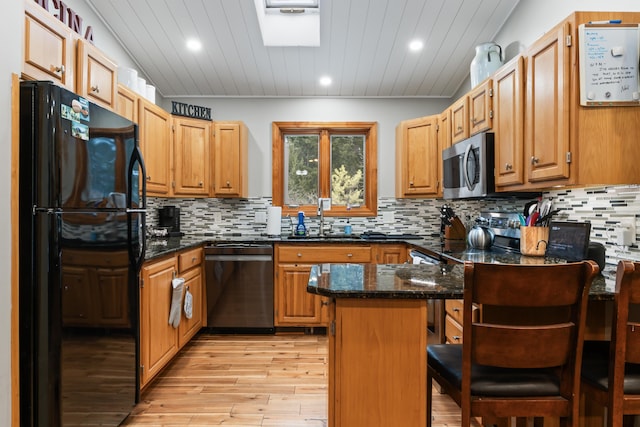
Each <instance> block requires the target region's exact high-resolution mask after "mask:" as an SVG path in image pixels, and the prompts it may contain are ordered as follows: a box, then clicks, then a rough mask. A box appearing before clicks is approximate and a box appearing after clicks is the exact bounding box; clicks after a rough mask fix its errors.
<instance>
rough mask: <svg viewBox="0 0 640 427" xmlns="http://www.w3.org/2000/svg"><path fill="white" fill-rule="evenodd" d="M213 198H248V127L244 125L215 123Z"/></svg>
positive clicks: (241, 123)
mask: <svg viewBox="0 0 640 427" xmlns="http://www.w3.org/2000/svg"><path fill="white" fill-rule="evenodd" d="M213 129H214V134H213V139H214V154H213V192H212V196H213V197H247V195H248V185H247V184H248V181H249V180H248V176H247V172H248V163H247V161H248V155H247V143H248V135H247V127H246V126H245V124H244V123H243V122H239V121H235V122H214V126H213Z"/></svg>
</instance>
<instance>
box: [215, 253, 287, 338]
mask: <svg viewBox="0 0 640 427" xmlns="http://www.w3.org/2000/svg"><path fill="white" fill-rule="evenodd" d="M205 274H206V288H207V289H206V290H207V328H208V329H209V330H210V331H211V332H229V333H236V332H237V333H243V332H244V333H273V332H274V331H275V328H274V324H273V246H272V245H268V244H256V243H216V244H210V245H207V246H206V247H205Z"/></svg>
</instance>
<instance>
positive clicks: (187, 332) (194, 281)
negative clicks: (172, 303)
mask: <svg viewBox="0 0 640 427" xmlns="http://www.w3.org/2000/svg"><path fill="white" fill-rule="evenodd" d="M180 277H182V278H183V279H184V294H185V295H186V293H187V291H189V293H190V294H191V318H190V319H188V318H187V315H186V312H185V310H184V303H183V306H182V307H181V308H180V311H181V312H182V314H181V318H180V327H179V328H178V346H179V347H180V348H182V347H184V345H185V344H186V343H188V342H189V340H190V339H191V338H193V336H194V335H195V334H196V333H197V332H198V331H199V330H200V328H201V327H202V295H203V292H202V267H196V268H192V269H191V270H188V271H187V272H185V273H180ZM183 301H184V297H183Z"/></svg>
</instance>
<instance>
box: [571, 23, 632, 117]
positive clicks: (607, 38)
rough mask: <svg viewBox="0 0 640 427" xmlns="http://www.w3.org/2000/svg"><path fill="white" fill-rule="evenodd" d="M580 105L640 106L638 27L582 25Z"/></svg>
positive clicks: (580, 38) (579, 35)
mask: <svg viewBox="0 0 640 427" xmlns="http://www.w3.org/2000/svg"><path fill="white" fill-rule="evenodd" d="M578 37H579V42H580V49H579V51H580V105H589V106H607V105H640V87H639V86H638V84H639V80H638V59H639V58H640V53H639V49H640V31H639V26H638V24H633V25H627V24H607V25H597V24H594V25H588V24H586V25H585V24H582V25H580V27H579V28H578Z"/></svg>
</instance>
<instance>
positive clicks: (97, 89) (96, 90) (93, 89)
mask: <svg viewBox="0 0 640 427" xmlns="http://www.w3.org/2000/svg"><path fill="white" fill-rule="evenodd" d="M91 91H92V92H95V93H100V88H99V87H98V85H95V86H91Z"/></svg>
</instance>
